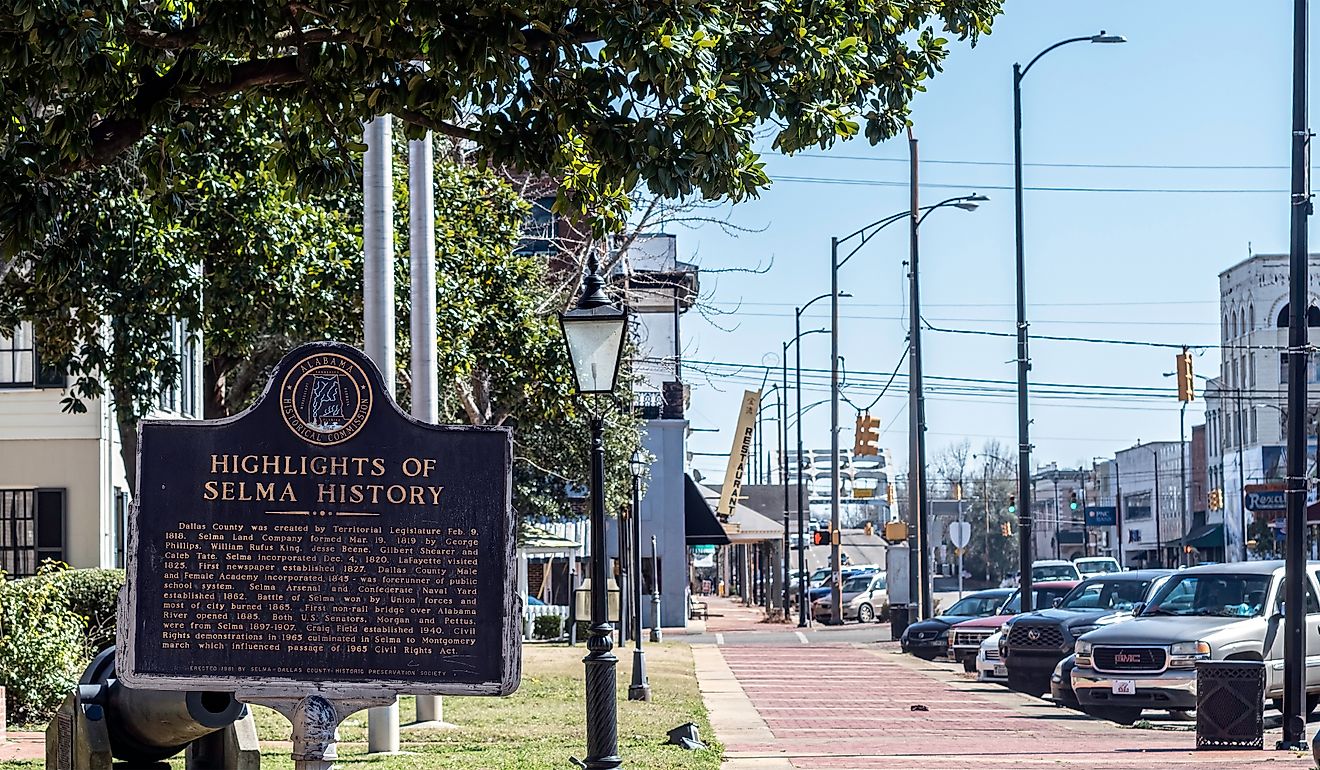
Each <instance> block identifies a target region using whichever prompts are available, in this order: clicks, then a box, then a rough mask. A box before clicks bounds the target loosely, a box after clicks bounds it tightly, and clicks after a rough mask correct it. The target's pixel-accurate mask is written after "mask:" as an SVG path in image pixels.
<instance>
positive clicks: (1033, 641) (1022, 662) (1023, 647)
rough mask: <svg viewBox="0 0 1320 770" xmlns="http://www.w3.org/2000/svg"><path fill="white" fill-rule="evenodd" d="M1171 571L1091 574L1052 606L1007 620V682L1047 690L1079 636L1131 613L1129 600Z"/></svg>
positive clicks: (1003, 645)
mask: <svg viewBox="0 0 1320 770" xmlns="http://www.w3.org/2000/svg"><path fill="white" fill-rule="evenodd" d="M1172 574H1173V571H1172V570H1162V569H1147V570H1136V571H1133V572H1111V573H1109V574H1106V575H1102V576H1098V577H1093V578H1091V579H1090V580H1086V581H1083V582H1081V583H1078V584H1077V586H1076V587H1075V588H1073V590H1071V591H1069V592H1068V595H1067V596H1065V597H1063V598H1062V599H1058V600H1056V601H1055V603H1054V608H1053V609H1048V610H1039V611H1037V612H1032V613H1030V614H1027V615H1020V616H1018V617H1016V618H1013V619H1012V620H1010V621H1008V622H1007V623H1005V624H1004V628H1003V636H1002V638H1001V641H1000V643H999V646H1000V654H1001V656H1002V657H1003V659H1004V664H1005V665H1006V666H1007V667H1008V686H1009V687H1011V688H1013V689H1014V690H1018V691H1020V692H1025V693H1029V694H1031V695H1043V694H1045V693H1047V692H1049V691H1050V675H1051V674H1053V673H1054V667H1055V666H1057V665H1058V664H1059V661H1061V660H1063V659H1064V658H1066V657H1068V656H1069V655H1071V654H1072V651H1073V642H1075V641H1076V640H1077V637H1079V636H1081V635H1082V634H1085V633H1087V632H1089V631H1094V630H1095V629H1097V628H1099V627H1100V626H1104V625H1108V624H1110V623H1115V622H1117V621H1120V620H1125V619H1127V618H1129V617H1131V615H1132V607H1133V605H1136V604H1138V603H1141V602H1145V601H1147V600H1148V599H1149V598H1150V597H1151V595H1152V594H1154V593H1155V589H1156V588H1159V587H1160V586H1161V585H1163V584H1164V581H1165V580H1167V579H1168V577H1169V575H1172Z"/></svg>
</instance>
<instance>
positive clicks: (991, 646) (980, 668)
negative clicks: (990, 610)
mask: <svg viewBox="0 0 1320 770" xmlns="http://www.w3.org/2000/svg"><path fill="white" fill-rule="evenodd" d="M999 636H1000V632H998V631H996V632H994V633H993V634H991V635H989V636H987V637H986V638H985V641H983V642H981V647H980V649H978V650H977V651H976V681H978V682H998V683H1000V684H1008V667H1007V666H1005V665H1004V661H1003V659H1002V658H1000V657H999Z"/></svg>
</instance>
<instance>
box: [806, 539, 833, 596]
mask: <svg viewBox="0 0 1320 770" xmlns="http://www.w3.org/2000/svg"><path fill="white" fill-rule="evenodd" d="M808 537H810V535H808ZM832 574H834V570H832V569H830V568H829V567H821V568H820V569H818V570H816V571H815V572H812V573H811V577H810V578H808V579H807V587H808V588H816V587H818V586H820V585H822V584H823V583H824V582H825V581H826V580H828V579H829V577H830V575H832Z"/></svg>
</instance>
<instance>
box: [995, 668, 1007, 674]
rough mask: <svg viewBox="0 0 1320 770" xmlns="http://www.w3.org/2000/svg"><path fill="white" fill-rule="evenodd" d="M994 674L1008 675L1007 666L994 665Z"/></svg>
mask: <svg viewBox="0 0 1320 770" xmlns="http://www.w3.org/2000/svg"><path fill="white" fill-rule="evenodd" d="M995 676H1001V677H1003V676H1008V666H995Z"/></svg>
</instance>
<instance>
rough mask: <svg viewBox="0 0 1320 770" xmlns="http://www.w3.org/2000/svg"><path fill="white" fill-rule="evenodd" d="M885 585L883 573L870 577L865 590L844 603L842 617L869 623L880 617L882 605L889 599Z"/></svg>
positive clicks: (886, 585) (886, 584)
mask: <svg viewBox="0 0 1320 770" xmlns="http://www.w3.org/2000/svg"><path fill="white" fill-rule="evenodd" d="M887 587H888V583H887V581H886V578H885V573H883V572H881V573H880V574H878V575H876V576H875V577H873V578H871V583H870V585H868V586H867V587H866V590H865V591H863V592H861V593H860V594H857V595H856V596H854V597H853V599H852V601H850V602H848V603H847V604H846V605H844V607H843V619H844V620H853V619H854V618H855V619H856V620H857V622H858V623H870V622H871V621H873V620H875V619H876V618H878V617H880V611H881V608H883V607H884V605H885V602H887V601H889V593H888V591H887Z"/></svg>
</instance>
